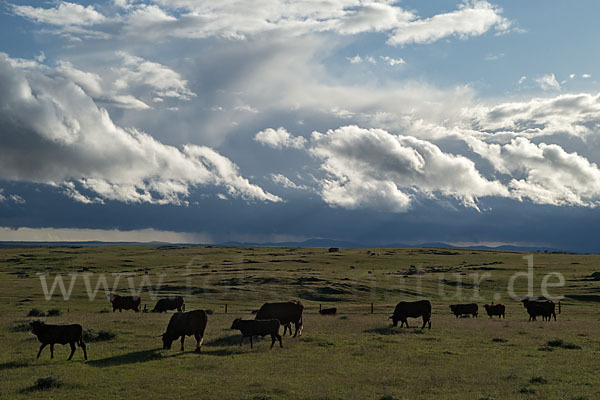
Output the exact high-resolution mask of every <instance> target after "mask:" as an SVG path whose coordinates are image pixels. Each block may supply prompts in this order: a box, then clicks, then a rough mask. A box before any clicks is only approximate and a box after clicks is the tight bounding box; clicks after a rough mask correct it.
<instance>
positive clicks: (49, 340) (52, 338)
mask: <svg viewBox="0 0 600 400" xmlns="http://www.w3.org/2000/svg"><path fill="white" fill-rule="evenodd" d="M30 325H31V333H33V334H34V335H35V336H37V338H38V340H39V341H40V342H41V343H42V345H41V346H40V351H38V354H37V358H40V354H42V350H43V349H44V347H46V346H47V345H50V358H54V345H55V344H56V343H58V344H67V343H69V344H70V345H71V355H69V358H68V360H70V359H71V358H73V354H75V343H77V344H78V345H79V347H81V348H82V349H83V358H84V359H86V360H87V349H86V346H85V343H84V342H83V328H82V327H81V325H79V324H73V325H46V323H44V322H42V321H33V322H31V323H30Z"/></svg>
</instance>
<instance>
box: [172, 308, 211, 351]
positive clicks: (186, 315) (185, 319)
mask: <svg viewBox="0 0 600 400" xmlns="http://www.w3.org/2000/svg"><path fill="white" fill-rule="evenodd" d="M207 323H208V317H207V316H206V313H205V312H204V311H202V310H196V311H190V312H181V313H179V312H178V313H175V314H173V316H171V319H170V320H169V325H168V326H167V331H166V332H165V333H163V334H162V335H161V336H162V341H163V349H167V350H169V349H170V348H171V344H172V343H173V341H175V340H177V339H179V338H180V337H181V351H183V342H185V337H186V336H192V335H194V337H195V338H196V353H200V346H202V342H203V341H204V331H206V324H207Z"/></svg>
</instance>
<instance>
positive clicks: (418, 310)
mask: <svg viewBox="0 0 600 400" xmlns="http://www.w3.org/2000/svg"><path fill="white" fill-rule="evenodd" d="M419 317H422V318H423V326H421V329H423V328H425V325H427V324H429V329H431V302H430V301H429V300H418V301H401V302H400V303H398V304H397V305H396V308H395V309H394V314H393V315H392V316H391V317H390V319H391V320H392V322H393V325H394V326H398V321H400V322H402V323H401V324H400V328H402V326H403V325H405V324H406V327H407V328H408V318H419Z"/></svg>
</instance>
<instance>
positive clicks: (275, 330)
mask: <svg viewBox="0 0 600 400" xmlns="http://www.w3.org/2000/svg"><path fill="white" fill-rule="evenodd" d="M280 326H281V324H280V323H279V320H277V319H258V320H257V319H246V320H243V319H241V318H237V319H235V320H234V321H233V324H231V329H238V330H239V331H240V332H241V333H242V340H241V341H240V346H241V345H242V344H243V343H244V338H245V337H249V338H250V348H252V337H253V336H267V335H271V348H273V345H274V344H275V339H277V340H278V341H279V347H281V348H283V344H282V343H281V336H280V335H279V327H280ZM290 333H291V330H290Z"/></svg>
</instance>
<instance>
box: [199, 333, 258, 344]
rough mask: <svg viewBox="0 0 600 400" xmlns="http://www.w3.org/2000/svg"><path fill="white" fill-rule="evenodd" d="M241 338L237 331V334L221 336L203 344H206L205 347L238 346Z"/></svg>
mask: <svg viewBox="0 0 600 400" xmlns="http://www.w3.org/2000/svg"><path fill="white" fill-rule="evenodd" d="M241 338H242V337H241V335H240V334H239V333H238V334H237V335H227V336H221V337H218V338H216V339H213V340H209V341H207V342H204V346H206V347H227V346H239V345H240V339H241ZM246 340H248V339H246Z"/></svg>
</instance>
